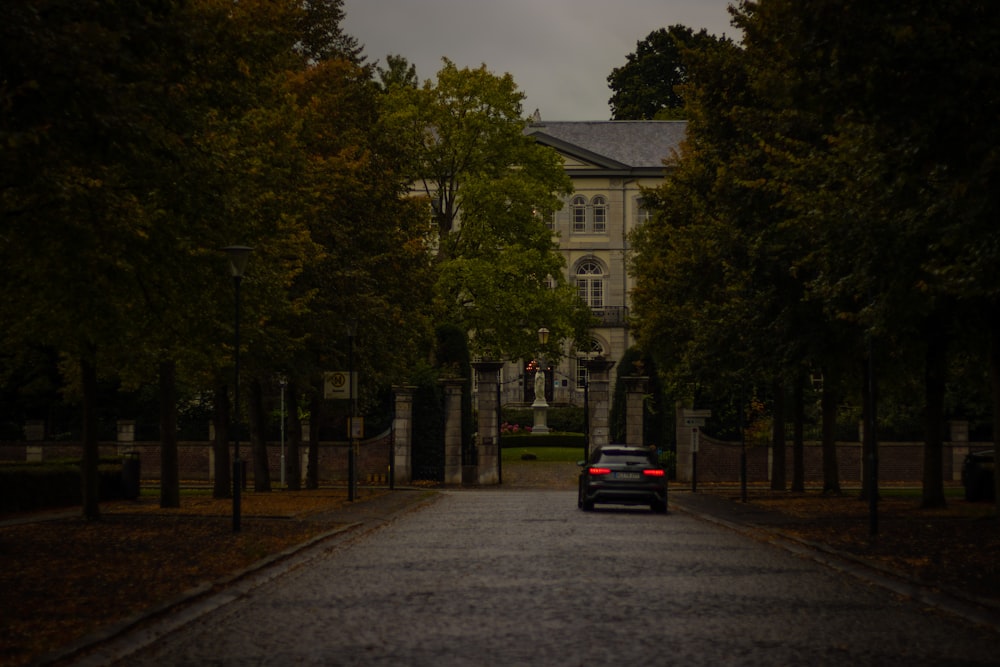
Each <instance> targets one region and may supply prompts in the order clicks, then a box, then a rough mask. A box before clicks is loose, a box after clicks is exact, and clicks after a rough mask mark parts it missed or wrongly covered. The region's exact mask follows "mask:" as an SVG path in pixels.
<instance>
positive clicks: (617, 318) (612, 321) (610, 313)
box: [591, 306, 628, 327]
mask: <svg viewBox="0 0 1000 667" xmlns="http://www.w3.org/2000/svg"><path fill="white" fill-rule="evenodd" d="M591 313H593V315H594V317H596V318H597V320H598V322H600V326H604V327H623V326H626V325H628V308H626V307H625V306H604V307H603V308H592V309H591Z"/></svg>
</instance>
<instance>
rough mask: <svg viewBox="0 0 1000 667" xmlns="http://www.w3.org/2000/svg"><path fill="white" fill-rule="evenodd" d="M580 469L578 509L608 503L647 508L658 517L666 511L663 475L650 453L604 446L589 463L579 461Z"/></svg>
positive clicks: (665, 487) (641, 448) (637, 448)
mask: <svg viewBox="0 0 1000 667" xmlns="http://www.w3.org/2000/svg"><path fill="white" fill-rule="evenodd" d="M580 467H581V468H582V470H581V471H580V493H579V497H578V500H577V505H578V506H579V507H580V509H582V510H585V511H590V510H592V509H594V504H595V503H611V504H614V505H649V507H650V509H652V510H653V511H654V512H659V513H661V514H662V513H665V512H666V511H667V475H666V472H665V471H664V470H663V468H662V467H661V466H660V465H659V464H658V463H657V462H656V453H655V452H654V451H653V450H651V449H646V448H643V447H627V446H625V445H605V446H604V447H600V448H598V449H596V450H595V451H594V452H593V454H591V456H590V461H589V462H585V461H580Z"/></svg>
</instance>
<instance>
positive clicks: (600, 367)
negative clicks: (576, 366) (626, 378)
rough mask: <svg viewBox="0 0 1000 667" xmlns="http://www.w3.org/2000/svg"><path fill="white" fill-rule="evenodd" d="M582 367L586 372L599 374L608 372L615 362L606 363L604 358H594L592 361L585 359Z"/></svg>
mask: <svg viewBox="0 0 1000 667" xmlns="http://www.w3.org/2000/svg"><path fill="white" fill-rule="evenodd" d="M584 365H585V366H586V367H587V370H588V371H594V372H598V373H599V372H601V371H610V370H611V369H612V368H613V367H614V365H615V362H613V361H608V360H607V359H605V358H604V357H594V358H593V359H587V361H586V362H584Z"/></svg>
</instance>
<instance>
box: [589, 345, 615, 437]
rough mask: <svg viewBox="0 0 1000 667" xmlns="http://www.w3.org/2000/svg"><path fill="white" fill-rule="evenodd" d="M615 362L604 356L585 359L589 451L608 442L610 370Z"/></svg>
mask: <svg viewBox="0 0 1000 667" xmlns="http://www.w3.org/2000/svg"><path fill="white" fill-rule="evenodd" d="M614 365H615V362H613V361H608V360H607V359H605V358H604V357H597V358H596V359H590V360H588V361H587V376H588V380H587V399H588V402H589V406H588V408H587V409H588V412H589V413H590V437H589V443H590V451H591V452H593V451H594V450H595V449H596V448H598V447H602V446H604V445H606V444H608V443H609V442H610V432H609V430H608V418H609V415H610V413H611V377H610V371H611V369H612V368H613V367H614Z"/></svg>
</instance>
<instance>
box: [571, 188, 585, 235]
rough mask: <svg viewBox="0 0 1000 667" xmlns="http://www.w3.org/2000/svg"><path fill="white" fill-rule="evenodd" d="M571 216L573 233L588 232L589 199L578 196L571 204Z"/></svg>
mask: <svg viewBox="0 0 1000 667" xmlns="http://www.w3.org/2000/svg"><path fill="white" fill-rule="evenodd" d="M570 215H572V216H573V231H574V232H584V231H586V230H587V198H586V197H582V196H580V195H577V196H576V197H573V201H572V203H570Z"/></svg>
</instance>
